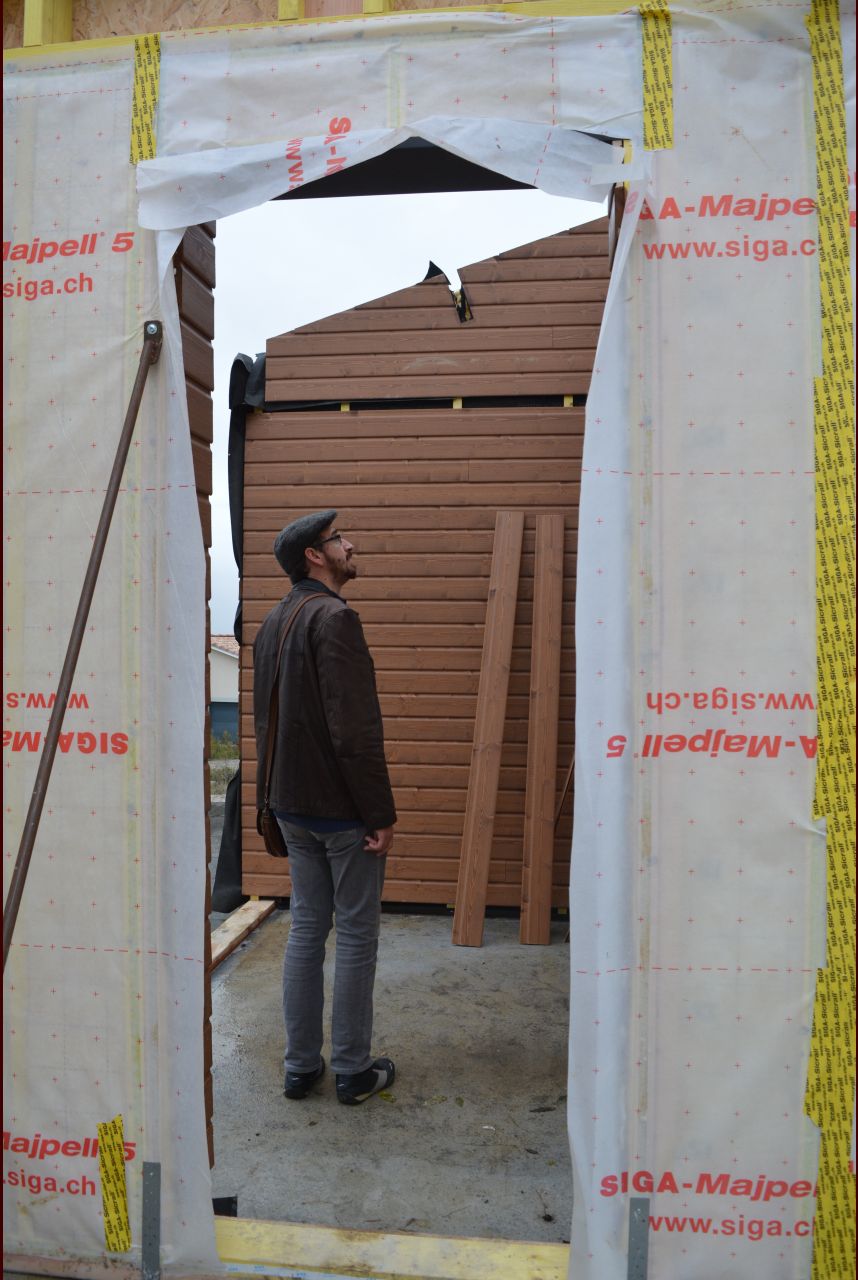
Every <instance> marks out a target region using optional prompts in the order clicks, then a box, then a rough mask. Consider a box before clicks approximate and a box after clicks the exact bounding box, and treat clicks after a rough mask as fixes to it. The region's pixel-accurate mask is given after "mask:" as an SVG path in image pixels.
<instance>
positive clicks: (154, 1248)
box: [143, 1160, 161, 1280]
mask: <svg viewBox="0 0 858 1280" xmlns="http://www.w3.org/2000/svg"><path fill="white" fill-rule="evenodd" d="M160 1277H161V1166H160V1164H156V1163H154V1162H152V1161H149V1160H144V1161H143V1280H160Z"/></svg>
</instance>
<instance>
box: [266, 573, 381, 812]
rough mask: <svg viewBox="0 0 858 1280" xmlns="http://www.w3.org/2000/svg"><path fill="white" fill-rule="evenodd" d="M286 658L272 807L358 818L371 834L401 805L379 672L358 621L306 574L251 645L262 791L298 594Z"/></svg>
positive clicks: (342, 604) (276, 746)
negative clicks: (273, 702)
mask: <svg viewBox="0 0 858 1280" xmlns="http://www.w3.org/2000/svg"><path fill="white" fill-rule="evenodd" d="M315 592H322V593H324V594H323V596H322V598H321V599H317V600H309V601H308V602H307V603H306V604H305V605H304V607H303V608H302V610H301V612H300V613H299V614H298V615H297V617H296V619H295V623H294V625H293V626H292V629H291V630H290V632H289V635H288V636H287V637H286V642H285V644H284V646H283V656H282V658H281V660H280V682H279V683H280V710H279V719H278V723H277V741H276V744H275V752H274V768H273V770H272V780H271V794H270V797H269V802H270V804H271V808H272V809H274V810H275V811H277V812H280V813H300V814H302V815H307V816H311V817H317V818H358V819H359V820H360V821H361V822H363V823H364V825H365V826H366V827H367V828H368V829H369V830H371V831H376V830H378V829H379V828H380V827H390V826H393V824H394V822H395V821H396V810H395V808H394V805H393V794H392V792H391V789H390V778H389V777H388V772H387V762H386V761H385V758H384V731H383V727H382V721H381V710H380V708H379V705H378V694H377V692H376V687H375V668H374V666H373V662H372V658H371V657H370V654H369V649H368V648H367V646H366V640H365V639H364V634H363V627H362V626H361V622H360V618H359V617H358V615H357V614H356V613H355V611H354V609H351V608H349V606H348V605H347V604H346V602H345V600H343V599H342V597H340V596H338V595H335V593H334V592H333V591H328V589H327V588H326V587H324V586H322V585H321V584H320V583H318V582H314V581H313V580H312V579H308V578H307V579H304V580H303V581H302V582H299V583H298V584H297V585H296V586H294V587H293V588H292V590H291V591H290V593H289V595H288V596H286V597H285V599H283V600H281V601H280V603H279V604H278V605H277V606H276V607H275V608H274V609H272V611H271V612H270V613H269V614H268V616H267V618H266V619H265V621H264V622H263V623H262V626H261V627H260V628H259V631H258V633H257V636H256V639H255V641H254V643H253V714H254V720H255V727H256V757H257V770H256V796H257V800H256V803H257V807H259V808H261V807H262V803H263V793H264V789H265V777H264V772H265V751H266V744H267V741H268V711H269V703H270V699H271V686H272V682H273V679H274V667H275V664H276V662H277V648H278V645H279V642H280V636H281V633H282V630H283V627H284V625H285V623H286V621H287V620H288V618H289V616H290V615H291V612H292V610H293V609H294V608H295V606H296V605H297V604H298V603H299V601H300V600H301V599H302V597H304V596H307V595H312V594H314V593H315Z"/></svg>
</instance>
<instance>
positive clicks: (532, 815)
mask: <svg viewBox="0 0 858 1280" xmlns="http://www.w3.org/2000/svg"><path fill="white" fill-rule="evenodd" d="M562 610H563V516H562V515H539V516H537V517H536V556H535V563H534V583H533V639H532V642H531V660H530V717H529V721H528V732H527V787H526V791H525V799H524V860H523V861H524V865H523V870H522V878H521V922H520V928H519V938H520V940H521V942H536V943H542V944H546V943H548V942H550V941H551V869H552V862H553V858H554V809H555V791H556V787H555V778H556V775H557V730H558V721H559V713H560V629H561V614H562Z"/></svg>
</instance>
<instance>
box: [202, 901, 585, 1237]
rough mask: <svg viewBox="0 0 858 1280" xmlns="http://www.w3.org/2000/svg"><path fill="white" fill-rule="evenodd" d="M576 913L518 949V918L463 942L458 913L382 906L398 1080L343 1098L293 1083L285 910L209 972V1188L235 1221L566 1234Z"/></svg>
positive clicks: (386, 1044)
mask: <svg viewBox="0 0 858 1280" xmlns="http://www.w3.org/2000/svg"><path fill="white" fill-rule="evenodd" d="M566 927H567V926H566V924H565V922H558V923H555V924H553V925H552V940H551V942H552V945H551V946H548V947H540V946H527V947H525V946H521V945H520V944H519V941H518V920H517V919H489V920H487V921H486V926H485V941H484V945H483V946H482V947H481V948H470V947H454V946H453V945H452V944H451V942H450V929H451V917H450V916H449V915H400V914H394V913H388V912H385V913H384V915H383V918H382V930H381V943H380V950H379V966H378V974H377V978H376V988H375V997H376V998H375V1036H374V1045H373V1048H374V1052H376V1053H380V1054H381V1053H383V1054H388V1055H389V1056H390V1057H392V1058H393V1059H394V1061H395V1062H396V1069H397V1078H396V1081H395V1083H394V1085H393V1088H392V1089H391V1090H390V1091H389V1092H388V1093H387V1094H383V1095H378V1096H376V1097H374V1098H371V1099H370V1100H369V1101H368V1102H367V1103H364V1104H363V1106H360V1107H343V1106H341V1105H340V1104H338V1103H337V1100H336V1096H335V1092H334V1081H333V1078H332V1076H331V1075H330V1073H328V1074H326V1076H325V1078H324V1080H323V1082H322V1084H321V1086H320V1088H319V1089H318V1091H317V1092H316V1093H314V1094H311V1095H310V1097H308V1098H306V1099H304V1100H303V1101H300V1102H292V1101H289V1100H288V1099H286V1098H284V1096H283V1064H282V1056H283V1027H282V1012H281V989H280V982H281V976H280V975H281V966H282V957H283V951H284V947H285V944H286V938H287V935H288V928H289V913H288V911H276V912H275V913H274V914H273V915H272V916H270V917H269V918H268V920H267V921H266V922H265V923H264V924H263V925H261V926H260V928H259V929H257V930H256V931H255V933H253V934H252V935H251V936H250V937H249V938H248V940H247V941H246V942H245V943H244V944H242V946H241V947H240V948H239V950H238V951H236V952H235V953H234V954H233V955H232V956H231V957H229V959H228V960H226V961H225V962H224V963H223V964H222V965H221V966H220V967H219V968H218V969H217V970H216V971H215V973H214V975H213V981H212V1030H213V1065H214V1071H213V1075H214V1128H215V1159H216V1164H215V1168H214V1169H213V1171H212V1179H213V1186H212V1194H213V1196H215V1197H221V1196H235V1195H237V1197H238V1215H239V1217H241V1218H255V1219H269V1220H274V1221H287V1222H296V1223H315V1224H319V1225H324V1226H333V1227H340V1228H345V1229H364V1230H370V1231H412V1232H417V1233H428V1234H441V1235H449V1236H483V1237H497V1238H504V1237H505V1238H507V1239H520V1240H536V1241H554V1242H561V1241H562V1242H566V1241H568V1239H569V1227H570V1223H571V1214H572V1184H571V1168H570V1162H569V1151H568V1143H567V1135H566V1041H567V1026H568V1007H569V1006H568V990H569V982H568V966H569V948H568V946H566V945H564V943H563V939H564V937H565V934H566ZM332 943H333V935H332V939H331V944H329V947H328V961H327V964H326V978H327V979H328V981H327V983H326V991H327V994H326V1009H330V977H331V975H332V968H333V951H334V947H333V945H332ZM324 1052H325V1057H326V1058H327V1057H328V1052H327V1049H325V1050H324Z"/></svg>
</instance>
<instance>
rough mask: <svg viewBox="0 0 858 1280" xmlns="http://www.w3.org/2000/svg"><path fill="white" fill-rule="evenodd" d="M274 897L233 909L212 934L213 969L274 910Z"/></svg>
mask: <svg viewBox="0 0 858 1280" xmlns="http://www.w3.org/2000/svg"><path fill="white" fill-rule="evenodd" d="M274 905H275V904H274V900H273V899H272V898H268V899H262V898H255V899H252V900H251V901H250V902H245V904H244V906H243V907H239V908H238V910H237V911H233V912H232V914H231V915H229V916H228V917H227V918H226V920H224V922H223V924H221V925H218V927H217V929H215V931H214V933H213V934H212V964H211V967H212V970H214V969H216V968H217V966H218V965H219V964H220V963H221V961H222V960H225V959H226V958H227V956H228V955H231V954H232V952H233V951H235V949H236V947H238V946H240V945H241V943H242V942H244V939H245V938H246V937H247V935H248V934H249V933H252V932H253V930H254V929H255V928H256V927H257V925H260V924H262V921H263V920H265V919H266V917H267V916H270V915H271V912H272V911H273V910H274Z"/></svg>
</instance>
